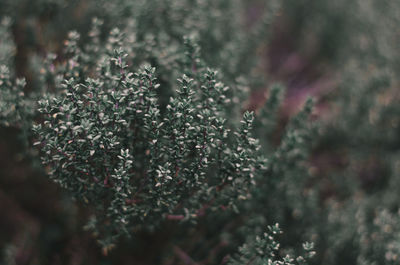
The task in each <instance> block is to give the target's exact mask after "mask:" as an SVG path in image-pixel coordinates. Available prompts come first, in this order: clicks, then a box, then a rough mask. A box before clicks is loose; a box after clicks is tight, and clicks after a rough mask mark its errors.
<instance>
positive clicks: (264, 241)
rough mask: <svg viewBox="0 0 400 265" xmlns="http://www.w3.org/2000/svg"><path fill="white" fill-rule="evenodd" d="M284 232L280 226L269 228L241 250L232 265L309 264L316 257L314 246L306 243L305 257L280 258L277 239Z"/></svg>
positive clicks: (288, 256)
mask: <svg viewBox="0 0 400 265" xmlns="http://www.w3.org/2000/svg"><path fill="white" fill-rule="evenodd" d="M281 233H282V231H281V230H280V228H279V225H278V224H275V225H273V226H268V232H266V233H264V234H263V235H262V237H260V236H257V237H256V238H255V239H252V240H251V241H249V243H247V244H244V245H243V246H241V247H240V248H239V254H238V257H237V258H236V259H231V260H230V262H229V264H230V265H240V264H254V265H295V264H299V265H300V264H303V265H305V264H308V263H307V260H308V259H310V258H312V257H313V256H314V255H315V251H313V249H314V245H313V244H312V243H308V242H306V243H304V244H303V248H304V250H305V251H306V252H305V255H304V257H303V256H298V257H296V258H294V257H291V256H290V255H286V256H284V257H282V258H281V257H280V256H279V254H278V253H279V248H280V244H279V243H278V242H277V241H276V239H275V237H276V236H277V235H279V234H281Z"/></svg>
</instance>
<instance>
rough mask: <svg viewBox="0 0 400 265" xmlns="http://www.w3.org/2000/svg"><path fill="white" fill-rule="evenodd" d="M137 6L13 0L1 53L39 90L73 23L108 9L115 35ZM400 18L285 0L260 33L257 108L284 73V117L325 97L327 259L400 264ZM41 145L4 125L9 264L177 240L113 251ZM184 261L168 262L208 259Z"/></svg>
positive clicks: (97, 255) (318, 116) (113, 260)
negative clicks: (44, 162) (51, 171)
mask: <svg viewBox="0 0 400 265" xmlns="http://www.w3.org/2000/svg"><path fill="white" fill-rule="evenodd" d="M132 2H134V1H132ZM160 2H162V1H160ZM168 2H174V3H175V4H177V5H179V3H180V1H179V0H175V1H168ZM183 2H185V1H183ZM189 2H190V1H189ZM216 2H218V1H216ZM222 2H223V1H221V3H222ZM155 5H158V4H157V2H156V4H155ZM159 8H160V9H162V8H163V5H161V4H160V7H159ZM220 8H221V10H222V12H221V13H220V14H219V16H221V17H224V15H225V14H224V13H223V10H224V9H223V7H220ZM268 8H269V1H261V0H252V1H246V2H245V3H244V4H242V5H241V8H240V12H239V13H238V14H237V15H238V16H237V17H231V18H230V19H233V20H235V19H237V20H241V21H242V20H243V21H245V23H244V24H243V25H244V27H247V28H249V29H251V28H252V27H253V26H254V25H256V24H257V22H258V21H259V20H260V19H261V17H262V15H263V13H264V12H266V10H268ZM130 12H131V10H130V1H123V0H116V1H105V0H99V1H94V0H93V1H92V0H82V1H78V0H69V1H68V0H35V1H30V0H13V1H11V0H1V1H0V21H2V23H3V25H7V27H8V28H9V29H10V31H8V32H0V33H1V39H0V51H1V52H0V60H1V63H6V61H5V60H6V59H5V58H8V57H9V56H7V57H5V56H4V57H2V55H1V54H12V55H13V56H12V61H11V62H7V63H9V64H10V65H13V69H12V71H13V72H14V73H15V75H16V76H18V77H25V78H26V80H27V86H26V88H25V90H26V91H25V92H26V93H27V94H29V93H31V92H32V91H35V90H39V89H40V88H38V87H37V86H38V84H39V83H40V82H39V81H38V80H37V69H35V62H36V61H37V60H38V58H45V57H46V56H47V55H48V53H49V52H52V53H55V54H58V55H60V56H62V49H63V47H64V40H65V39H66V38H67V34H68V32H69V31H71V30H77V31H78V32H79V33H80V34H81V35H82V36H85V35H86V34H87V32H88V31H89V30H90V26H91V21H92V19H93V18H94V17H97V18H99V19H101V20H103V21H104V24H103V26H102V34H103V35H106V34H107V32H109V31H110V30H111V29H112V28H113V27H118V26H123V25H124V23H125V21H126V20H125V19H124V18H126V17H129V16H130V15H132V13H130ZM149 12H150V13H151V11H149ZM157 12H161V11H160V10H158V11H157ZM399 19H400V2H399V1H396V0H379V1H378V0H351V1H348V0H336V1H329V0H319V1H314V0H282V1H280V7H279V9H278V11H277V14H276V16H274V17H273V19H272V21H271V24H270V27H269V28H268V30H267V31H266V32H267V33H268V41H265V40H263V41H260V43H257V47H258V49H257V53H258V58H259V62H258V64H257V69H256V70H255V71H256V72H257V74H258V75H261V76H262V77H263V78H264V79H265V80H266V82H265V83H262V85H258V84H255V85H254V86H253V87H252V88H251V89H252V91H251V96H250V98H249V99H248V101H247V102H243V104H244V105H246V104H247V108H249V109H253V110H257V109H258V108H259V107H260V106H261V105H262V104H263V103H264V102H265V99H266V97H267V94H268V93H267V92H268V90H269V84H272V83H274V82H279V83H282V84H284V85H285V86H286V87H287V93H286V95H285V100H284V104H283V106H282V107H281V108H280V110H279V123H280V124H281V126H284V124H286V122H287V120H288V118H289V117H291V116H293V115H294V114H295V113H297V112H298V110H299V108H300V106H301V105H302V104H303V103H304V101H305V100H306V98H307V97H308V96H313V97H315V98H316V108H315V110H314V113H313V119H315V120H316V121H317V122H318V123H319V125H320V132H319V135H320V136H319V137H318V139H315V143H314V147H313V150H312V152H311V154H310V157H309V158H308V160H307V165H308V173H309V180H308V183H309V184H308V188H309V189H314V190H316V192H317V193H318V194H319V196H318V205H319V206H320V207H321V209H322V210H321V209H320V210H318V214H322V215H324V216H320V217H316V218H315V219H312V220H311V221H309V222H305V224H304V228H302V231H312V233H314V234H316V235H317V236H316V241H317V242H316V243H317V257H316V259H315V261H314V262H315V264H349V265H350V264H365V265H366V264H370V265H372V264H399V263H400V261H399V258H398V256H397V255H398V254H399V255H400V233H399V231H400V222H399V221H398V209H399V205H400V203H399V202H400V195H399V194H398V189H399V188H400V179H399V177H400V176H399V172H400V170H399V169H400V161H399V152H400V149H399V147H400V126H399V116H400V106H399V105H400V92H399V88H398V74H397V73H398V70H399V69H398V68H399V66H400V65H399V59H400V53H399V48H398V47H399V40H400V35H399V34H400V30H399V29H400V27H399V26H400V24H399ZM225 23H229V21H228V22H225ZM7 34H8V35H9V36H8V37H7V38H9V39H11V42H6V35H7ZM83 41H84V40H83ZM10 43H11V44H10ZM220 63H223V62H220ZM31 152H32V151H27V143H26V142H25V141H24V140H21V134H20V133H19V130H18V129H17V128H9V127H5V126H2V127H0V212H1V214H0V263H1V264H7V265H12V264H16V265H20V264H21V265H22V264H69V265H78V264H159V263H156V262H155V261H154V259H153V260H152V259H151V258H149V257H152V256H155V255H158V254H159V252H160V249H162V248H163V247H164V246H165V241H166V240H167V239H166V238H160V237H157V236H156V235H148V234H143V235H141V234H138V235H137V238H139V240H137V241H135V242H124V243H123V244H121V245H120V246H119V247H118V248H117V249H116V250H115V251H113V252H112V253H109V254H108V255H107V256H104V254H105V253H102V251H101V249H100V248H99V247H98V246H97V245H96V242H95V239H94V238H92V236H91V235H90V234H89V233H86V232H85V231H84V230H83V226H84V225H85V224H86V222H87V218H88V215H89V214H88V212H87V209H85V208H84V207H82V206H81V205H80V204H79V203H76V202H75V201H74V200H72V199H70V197H69V196H68V195H66V194H65V193H63V192H62V190H61V188H60V187H58V186H57V185H56V184H54V183H52V182H51V181H50V180H49V179H48V178H47V177H46V176H45V175H44V174H43V171H42V170H41V169H40V165H39V162H38V161H33V160H32V155H34V154H32V153H31ZM316 214H317V213H316ZM310 233H311V232H310ZM373 241H375V243H373ZM144 253H146V254H144ZM174 253H175V254H172V256H173V255H178V256H179V255H184V254H182V253H181V252H180V250H179V249H178V250H176V249H175V252H174ZM371 253H372V254H371ZM371 255H372V256H371ZM399 257H400V256H399ZM177 260H181V261H179V262H181V263H178V261H177ZM177 260H175V259H174V258H170V259H169V263H168V262H165V263H163V264H197V263H190V262H189V261H188V263H185V262H183V261H182V260H184V259H177ZM167 261H168V259H167ZM374 262H375V263H374ZM382 262H383V263H382ZM396 262H397V263H396ZM204 264H208V263H204Z"/></svg>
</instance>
